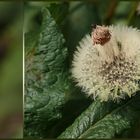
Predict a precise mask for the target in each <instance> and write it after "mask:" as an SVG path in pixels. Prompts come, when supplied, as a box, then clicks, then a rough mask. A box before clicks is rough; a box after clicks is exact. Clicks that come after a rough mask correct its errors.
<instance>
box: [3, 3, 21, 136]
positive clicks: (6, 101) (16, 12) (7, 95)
mask: <svg viewBox="0 0 140 140" xmlns="http://www.w3.org/2000/svg"><path fill="white" fill-rule="evenodd" d="M22 5H23V4H22V3H19V2H2V1H1V2H0V78H1V81H0V138H21V137H22V127H23V107H22V106H23V105H22V104H23V98H22V97H23V95H22V85H23V82H22V79H23V78H22V73H23V72H22V71H23V69H22V65H23V64H22V62H23V55H22V53H23V48H22V29H23V28H22V27H23V16H22V15H23V8H22V7H23V6H22Z"/></svg>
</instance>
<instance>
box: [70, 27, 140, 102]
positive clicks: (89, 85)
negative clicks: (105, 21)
mask: <svg viewBox="0 0 140 140" xmlns="http://www.w3.org/2000/svg"><path fill="white" fill-rule="evenodd" d="M72 76H73V78H74V80H75V81H76V83H77V85H78V86H80V87H81V88H82V90H83V91H84V92H85V93H86V94H87V95H88V96H90V97H92V98H93V99H97V98H98V99H100V101H108V100H114V101H116V100H120V99H124V98H125V97H127V96H128V97H131V96H132V95H134V94H135V93H136V91H137V90H139V89H140V84H139V80H140V31H139V30H137V29H135V28H132V27H127V26H108V27H107V26H96V28H95V29H93V31H92V33H91V35H86V36H85V37H84V38H83V39H82V40H81V41H80V43H79V46H78V47H77V50H76V51H75V53H74V58H73V63H72Z"/></svg>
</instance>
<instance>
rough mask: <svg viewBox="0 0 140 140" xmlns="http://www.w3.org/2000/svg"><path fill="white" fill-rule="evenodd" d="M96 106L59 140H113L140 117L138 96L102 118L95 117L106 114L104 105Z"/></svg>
mask: <svg viewBox="0 0 140 140" xmlns="http://www.w3.org/2000/svg"><path fill="white" fill-rule="evenodd" d="M97 104H100V103H96V102H94V103H93V104H92V105H91V106H90V107H89V108H88V109H87V110H86V111H85V112H83V113H82V114H81V116H79V117H78V118H77V119H76V120H75V122H74V123H73V124H72V125H71V126H70V127H69V128H67V129H66V131H64V132H63V133H62V134H61V135H60V136H59V138H113V137H115V136H116V135H119V134H121V133H122V132H123V131H124V130H127V129H129V128H131V126H132V125H133V124H134V122H135V121H136V120H137V119H138V118H139V117H140V96H136V97H133V99H131V100H129V101H128V102H127V103H125V104H124V105H121V106H120V107H117V108H115V109H114V110H113V111H112V112H110V113H108V114H107V115H105V116H104V117H97V116H98V115H99V114H100V115H102V116H103V114H102V113H103V112H106V111H105V105H103V107H102V106H100V105H98V107H97ZM101 108H102V109H101ZM98 110H100V112H99V111H98ZM91 112H92V113H91ZM96 113H97V114H96ZM92 114H94V115H92ZM96 117H97V118H98V120H97V118H96Z"/></svg>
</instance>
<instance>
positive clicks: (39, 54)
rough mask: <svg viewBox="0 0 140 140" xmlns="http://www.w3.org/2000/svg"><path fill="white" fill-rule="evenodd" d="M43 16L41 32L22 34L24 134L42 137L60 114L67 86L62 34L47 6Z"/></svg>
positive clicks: (65, 52) (65, 50) (65, 53)
mask: <svg viewBox="0 0 140 140" xmlns="http://www.w3.org/2000/svg"><path fill="white" fill-rule="evenodd" d="M42 15H43V21H42V26H41V28H40V29H39V31H40V32H39V33H38V32H36V35H33V34H30V33H29V35H27V36H26V37H25V39H26V40H25V45H26V60H25V66H26V68H25V107H24V108H25V136H36V137H45V131H46V129H47V128H48V127H49V126H50V124H51V123H52V122H53V121H55V120H57V119H60V118H61V117H62V114H61V108H62V106H63V104H64V103H65V101H66V94H67V90H68V89H69V85H68V80H67V79H68V78H67V75H68V73H67V69H66V68H65V67H64V66H65V63H66V62H65V59H66V55H67V49H66V48H65V47H64V43H65V40H64V37H63V35H62V34H61V32H60V30H59V29H58V27H57V25H56V22H55V21H54V19H53V18H52V17H51V14H50V12H49V11H48V10H47V9H45V8H44V9H43V10H42ZM31 35H32V36H31Z"/></svg>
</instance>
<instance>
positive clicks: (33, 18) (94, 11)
mask: <svg viewBox="0 0 140 140" xmlns="http://www.w3.org/2000/svg"><path fill="white" fill-rule="evenodd" d="M42 7H48V9H49V11H50V12H51V14H52V16H53V18H54V19H55V21H56V23H57V24H58V26H59V28H60V29H61V31H62V33H63V35H64V37H65V39H66V46H67V47H68V52H69V56H68V59H69V66H71V61H72V57H73V52H74V50H75V48H76V46H77V45H78V42H79V41H80V40H81V39H82V37H83V36H85V34H87V33H90V32H91V30H92V27H93V26H94V25H96V24H99V25H102V24H103V25H111V24H114V25H116V24H121V25H128V26H133V27H136V28H138V29H140V2H139V1H119V0H87V1H84V2H82V1H71V2H59V1H53V2H51V1H50V2H41V1H40V2H25V3H24V32H25V33H27V32H34V31H35V32H36V31H37V30H39V28H40V24H41V20H42V17H41V14H40V10H41V8H42ZM33 35H34V36H35V35H36V34H33ZM77 93H78V92H77ZM70 96H71V97H69V98H70V99H69V102H68V104H67V105H66V107H65V109H64V112H63V114H64V116H63V118H62V119H61V120H59V121H58V122H56V124H55V126H53V127H52V128H50V129H49V130H47V131H46V135H47V136H49V137H55V136H57V135H58V134H59V133H60V132H61V131H63V129H64V128H66V127H67V126H69V125H70V124H71V123H72V122H73V121H74V119H75V118H76V117H77V116H78V115H79V114H80V113H81V112H82V111H83V110H84V109H85V108H86V107H87V106H88V105H89V104H90V102H91V101H90V100H89V99H87V98H86V97H85V96H84V95H83V94H81V93H80V94H74V95H73V94H71V95H70ZM77 98H78V100H77ZM66 120H68V121H69V122H66ZM132 129H133V130H131V132H125V133H123V135H122V136H118V137H126V135H127V137H132V138H133V137H135V138H140V133H139V132H140V123H137V126H136V127H135V128H132ZM57 130H58V131H60V132H58V131H57ZM128 133H129V134H128Z"/></svg>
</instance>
